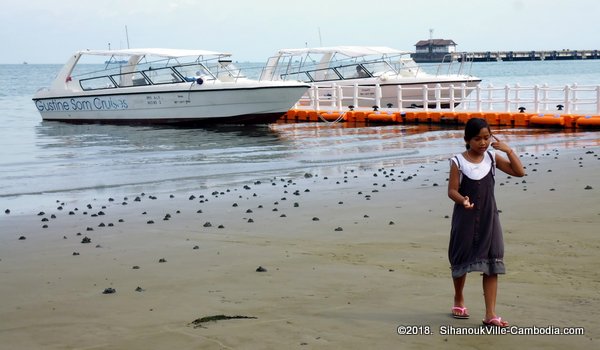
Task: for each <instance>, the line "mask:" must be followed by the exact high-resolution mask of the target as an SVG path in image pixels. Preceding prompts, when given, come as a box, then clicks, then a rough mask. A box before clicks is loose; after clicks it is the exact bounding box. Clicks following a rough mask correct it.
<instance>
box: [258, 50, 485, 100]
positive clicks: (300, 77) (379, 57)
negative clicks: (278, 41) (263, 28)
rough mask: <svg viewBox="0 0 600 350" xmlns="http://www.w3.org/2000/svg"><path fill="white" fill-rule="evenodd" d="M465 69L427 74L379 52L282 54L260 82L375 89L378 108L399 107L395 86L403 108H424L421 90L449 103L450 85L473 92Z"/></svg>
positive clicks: (396, 55) (453, 66)
mask: <svg viewBox="0 0 600 350" xmlns="http://www.w3.org/2000/svg"><path fill="white" fill-rule="evenodd" d="M466 63H468V62H467V61H466V60H461V61H460V62H448V63H447V64H444V65H439V66H437V67H436V69H435V72H426V71H425V69H424V68H423V67H422V66H419V65H418V64H417V63H416V62H415V61H414V60H413V59H412V58H411V57H410V52H408V51H401V50H396V49H392V48H389V47H383V46H333V47H317V48H300V49H283V50H279V51H278V52H277V54H276V55H275V56H273V57H270V58H269V60H268V61H267V64H266V67H265V68H264V70H263V72H262V74H261V80H272V81H279V80H284V81H293V80H296V81H303V82H307V83H310V84H314V85H316V86H319V87H329V86H333V84H336V85H338V86H340V85H341V86H354V85H358V86H360V87H368V86H375V85H376V84H379V86H381V90H382V95H381V106H380V107H385V106H392V107H397V104H398V86H401V87H402V92H401V101H402V105H403V107H422V106H423V104H424V103H423V101H424V93H423V86H427V88H428V89H427V90H428V91H427V92H426V94H427V100H428V101H433V100H434V99H435V98H436V96H435V93H436V92H435V90H434V88H435V87H436V86H437V85H438V84H439V87H440V89H439V91H440V93H441V96H438V97H439V98H438V100H439V99H440V98H441V99H448V98H449V95H450V93H449V91H450V89H449V87H450V86H451V85H454V86H456V87H457V88H458V87H460V86H461V85H462V84H465V86H466V87H467V89H466V91H470V90H469V88H473V87H475V86H477V85H478V84H479V83H480V82H481V79H479V78H477V77H474V76H471V75H469V74H465V73H464V71H465V69H466V65H465V64H466ZM463 90H464V89H463ZM358 94H359V98H372V97H374V95H375V92H374V90H373V89H362V90H359V93H358ZM457 97H458V96H457ZM464 97H466V96H464ZM320 98H322V96H320ZM455 101H456V99H455ZM459 102H460V101H458V102H455V103H459ZM351 104H352V98H347V99H346V100H345V101H344V105H346V106H348V105H351ZM428 104H429V102H428ZM447 106H448V103H446V107H447ZM431 107H434V105H431Z"/></svg>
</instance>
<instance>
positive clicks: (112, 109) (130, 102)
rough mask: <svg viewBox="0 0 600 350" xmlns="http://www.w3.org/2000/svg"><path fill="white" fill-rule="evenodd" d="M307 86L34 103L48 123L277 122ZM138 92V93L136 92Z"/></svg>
mask: <svg viewBox="0 0 600 350" xmlns="http://www.w3.org/2000/svg"><path fill="white" fill-rule="evenodd" d="M307 88H308V86H306V85H296V86H281V85H280V86H266V87H243V88H237V87H235V88H223V87H219V88H214V89H211V88H210V87H208V88H207V87H202V89H198V88H197V89H193V87H192V88H188V89H187V90H184V89H179V90H163V91H151V92H148V91H143V90H138V91H136V90H133V89H132V90H131V91H128V92H123V91H119V92H118V93H111V94H108V93H104V94H94V93H93V92H92V93H74V94H73V95H71V96H50V95H49V94H47V93H46V94H44V93H39V94H38V95H36V96H35V97H34V98H33V101H34V103H35V105H36V107H37V109H38V111H39V112H40V114H41V116H42V119H43V120H48V121H51V120H53V121H62V122H71V123H107V124H182V125H188V124H209V123H210V124H215V123H216V124H219V123H242V124H251V123H270V122H274V121H276V120H277V119H278V118H280V117H281V116H282V115H283V114H285V112H287V111H288V110H289V109H290V108H291V107H292V105H293V104H294V103H295V102H296V101H297V100H298V99H299V98H300V97H301V96H302V94H303V93H304V92H305V91H306V89H307ZM134 89H135V88H134Z"/></svg>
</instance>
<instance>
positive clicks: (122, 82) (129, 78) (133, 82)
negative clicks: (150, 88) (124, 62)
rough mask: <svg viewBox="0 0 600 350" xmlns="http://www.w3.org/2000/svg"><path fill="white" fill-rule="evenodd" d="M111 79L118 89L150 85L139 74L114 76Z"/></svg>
mask: <svg viewBox="0 0 600 350" xmlns="http://www.w3.org/2000/svg"><path fill="white" fill-rule="evenodd" d="M111 77H112V78H113V80H114V81H115V82H116V83H117V85H118V86H119V87H129V86H143V85H150V82H149V81H148V79H146V77H144V75H142V73H140V72H133V73H123V74H115V75H111Z"/></svg>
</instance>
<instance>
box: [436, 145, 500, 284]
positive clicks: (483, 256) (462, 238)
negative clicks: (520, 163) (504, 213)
mask: <svg viewBox="0 0 600 350" xmlns="http://www.w3.org/2000/svg"><path fill="white" fill-rule="evenodd" d="M486 153H487V154H488V156H489V157H490V158H491V161H492V162H491V164H492V165H491V167H490V170H489V172H488V173H487V175H485V176H484V177H483V178H482V179H480V180H473V179H470V178H469V177H468V176H466V175H465V174H464V173H463V172H462V166H461V165H460V158H459V157H455V159H456V162H457V163H458V164H459V166H458V167H459V170H460V171H461V173H462V179H461V182H460V186H459V189H458V192H459V193H460V194H462V195H463V196H469V199H470V200H471V203H473V204H474V207H473V209H465V208H464V206H463V205H461V204H457V203H455V204H454V212H453V213H452V228H451V230H450V244H449V247H448V258H449V259H450V267H451V269H452V278H458V277H461V276H463V275H464V274H466V273H467V272H471V271H480V272H483V273H484V274H486V275H493V274H503V273H505V269H504V262H503V260H502V259H503V258H504V240H503V238H502V227H501V226H500V220H499V215H498V209H497V207H496V198H495V197H494V184H495V180H494V175H495V168H496V163H495V160H494V158H493V156H492V154H491V153H490V152H486Z"/></svg>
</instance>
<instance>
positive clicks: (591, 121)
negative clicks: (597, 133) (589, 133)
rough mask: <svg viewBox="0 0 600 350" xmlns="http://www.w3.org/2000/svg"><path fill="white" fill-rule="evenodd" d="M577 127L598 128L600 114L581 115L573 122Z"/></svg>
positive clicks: (599, 125) (599, 126)
mask: <svg viewBox="0 0 600 350" xmlns="http://www.w3.org/2000/svg"><path fill="white" fill-rule="evenodd" d="M575 124H576V126H577V127H578V128H600V116H599V115H595V116H589V115H586V116H582V117H579V118H577V121H576V122H575Z"/></svg>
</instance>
